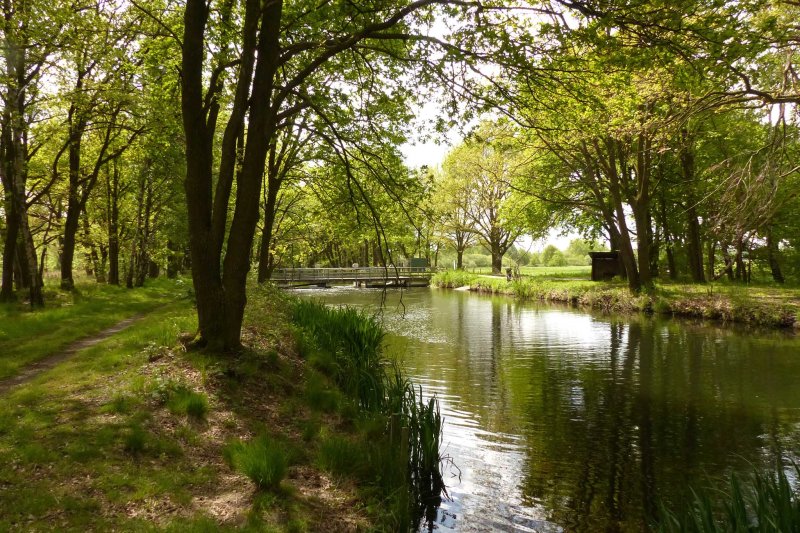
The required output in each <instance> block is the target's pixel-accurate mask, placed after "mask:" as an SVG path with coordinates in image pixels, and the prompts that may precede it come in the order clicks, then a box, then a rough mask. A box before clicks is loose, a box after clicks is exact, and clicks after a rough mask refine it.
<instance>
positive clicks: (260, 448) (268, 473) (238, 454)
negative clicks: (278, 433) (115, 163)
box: [225, 435, 289, 490]
mask: <svg viewBox="0 0 800 533" xmlns="http://www.w3.org/2000/svg"><path fill="white" fill-rule="evenodd" d="M225 457H226V459H228V462H229V463H230V464H231V466H233V468H234V469H236V470H237V471H238V472H241V473H242V474H244V475H246V476H247V477H248V478H250V480H251V481H252V482H253V483H255V484H256V487H258V488H259V489H261V490H270V489H276V488H278V486H279V485H280V483H281V481H282V480H283V478H284V477H286V471H287V470H288V468H289V461H288V458H287V456H286V452H285V450H284V449H283V446H281V445H280V444H279V443H277V442H275V441H274V440H273V439H270V438H269V437H267V436H266V435H261V436H259V437H256V438H255V439H253V440H251V441H250V442H242V441H235V442H233V443H231V444H229V445H228V447H227V448H226V449H225Z"/></svg>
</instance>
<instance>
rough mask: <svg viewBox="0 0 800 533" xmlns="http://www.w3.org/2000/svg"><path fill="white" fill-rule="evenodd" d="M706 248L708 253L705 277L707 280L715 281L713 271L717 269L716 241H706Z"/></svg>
mask: <svg viewBox="0 0 800 533" xmlns="http://www.w3.org/2000/svg"><path fill="white" fill-rule="evenodd" d="M706 247H707V248H708V252H707V254H708V271H707V272H706V275H707V276H708V279H711V280H713V279H716V275H715V270H716V268H717V265H716V259H717V257H716V255H717V254H716V252H717V241H715V240H714V239H708V242H707V244H706Z"/></svg>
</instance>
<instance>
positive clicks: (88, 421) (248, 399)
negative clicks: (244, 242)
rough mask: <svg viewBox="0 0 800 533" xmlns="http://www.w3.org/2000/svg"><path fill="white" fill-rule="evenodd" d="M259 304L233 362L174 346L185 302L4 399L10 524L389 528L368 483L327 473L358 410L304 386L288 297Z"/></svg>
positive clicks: (323, 378)
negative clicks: (324, 465)
mask: <svg viewBox="0 0 800 533" xmlns="http://www.w3.org/2000/svg"><path fill="white" fill-rule="evenodd" d="M122 294H129V293H122ZM250 302H251V305H250V307H249V309H248V313H247V316H246V326H245V330H244V339H245V342H246V344H247V345H248V346H249V349H248V350H247V351H245V352H243V353H241V354H238V355H237V356H235V357H232V356H225V357H223V356H219V355H215V354H210V353H204V352H184V351H183V350H182V348H181V347H180V346H179V345H177V343H176V339H177V338H178V335H179V333H181V332H191V331H193V330H194V329H195V328H196V319H195V315H194V310H193V309H191V306H190V304H189V302H188V301H187V300H180V301H177V302H174V303H172V304H169V305H167V306H161V307H159V308H157V309H156V310H154V311H153V312H152V313H150V314H149V315H148V316H146V317H145V318H143V319H142V320H141V321H139V322H137V323H136V324H134V325H133V326H132V327H131V328H129V329H127V330H125V331H123V332H120V333H118V334H116V335H114V336H113V337H110V338H108V339H106V340H105V341H102V342H101V343H98V344H96V345H94V346H92V347H89V348H86V349H83V350H81V351H79V352H78V353H76V355H75V356H74V357H73V358H71V359H69V360H66V361H64V362H63V363H62V364H60V365H58V366H57V367H55V368H54V369H52V370H50V371H47V372H45V373H43V374H41V375H40V376H38V377H37V378H35V379H34V380H33V381H31V382H29V383H26V384H24V385H21V386H19V387H17V388H15V389H13V390H12V391H10V393H9V394H7V395H5V396H2V397H0V530H2V531H5V530H42V529H48V530H52V529H57V530H65V531H86V530H143V531H150V530H162V529H163V530H167V531H226V530H233V529H244V530H246V531H318V530H321V529H326V530H342V529H345V528H352V527H358V528H360V529H362V530H365V529H377V530H381V529H383V530H392V529H393V528H392V526H391V525H388V526H385V527H384V524H389V523H394V522H390V519H386V518H384V515H385V514H386V513H385V512H384V508H383V507H382V504H381V501H382V500H379V499H377V498H376V499H375V500H372V499H370V498H372V493H370V492H369V491H367V492H364V493H361V492H358V491H357V490H356V485H359V484H361V483H362V482H361V480H360V478H358V477H357V476H356V475H355V474H353V473H351V474H346V475H344V476H342V477H341V479H339V477H338V476H337V480H336V481H335V482H332V481H331V477H330V476H331V474H328V473H326V472H325V471H324V470H322V469H321V468H320V467H319V466H318V464H319V462H318V452H319V448H320V446H321V443H322V441H323V438H327V437H328V436H332V435H338V436H340V437H341V438H358V436H357V435H354V434H353V432H355V431H356V430H355V424H354V422H353V420H355V419H356V417H357V413H359V412H360V411H359V410H358V409H357V408H353V405H354V402H353V401H351V400H349V399H347V400H345V399H344V396H343V395H342V393H341V392H340V391H339V390H338V388H337V386H336V384H335V383H334V381H333V380H332V379H331V378H330V377H329V376H327V375H325V374H322V373H320V374H319V380H318V382H317V383H316V384H313V383H312V384H311V385H310V386H309V385H308V384H307V383H306V377H307V374H308V376H312V375H313V373H312V372H311V370H310V369H309V368H307V366H306V365H305V364H304V363H303V361H302V360H300V359H299V358H298V357H297V355H296V353H295V351H294V346H293V342H294V341H293V334H292V331H291V329H290V325H289V322H288V316H287V315H286V310H287V309H288V305H287V304H286V303H285V302H284V301H283V300H280V296H279V295H277V294H276V293H272V292H270V291H261V290H255V291H253V293H252V294H251V296H250ZM120 307H121V308H124V307H125V305H124V302H120ZM45 312H47V311H45ZM63 318H64V320H69V317H68V316H66V317H63ZM52 327H54V328H57V327H60V326H59V324H58V323H57V322H56V323H53V324H52ZM314 387H317V392H322V398H323V400H322V407H324V409H330V412H328V411H325V410H315V409H314V408H313V407H312V406H311V405H309V404H313V403H314V402H315V401H316V402H319V401H320V400H319V398H317V399H316V400H314V399H312V398H311V396H313V394H309V395H307V392H308V391H313V389H314ZM326 397H330V398H337V400H336V401H335V402H334V403H331V404H329V405H328V404H326V403H325V402H326V401H328V400H326V399H324V398H326ZM200 419H202V423H195V422H197V421H200ZM254 435H255V436H256V437H254ZM226 455H227V456H228V458H229V459H230V461H231V462H230V463H228V462H226V461H225V456H226ZM231 465H233V466H231ZM292 472H294V474H293V473H292ZM376 475H378V476H379V475H380V472H377V473H376ZM364 485H368V483H366V482H364ZM359 494H360V496H359ZM354 502H359V503H358V504H357V505H354ZM360 502H364V503H360ZM389 514H391V513H389Z"/></svg>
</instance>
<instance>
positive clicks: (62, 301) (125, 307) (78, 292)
mask: <svg viewBox="0 0 800 533" xmlns="http://www.w3.org/2000/svg"><path fill="white" fill-rule="evenodd" d="M187 290H188V286H185V285H183V284H181V283H179V282H173V281H169V280H166V279H160V280H155V281H152V282H150V283H148V284H147V286H145V287H143V288H138V289H132V290H131V289H125V288H123V287H116V286H113V285H103V284H98V283H95V282H93V281H91V282H84V283H81V284H79V285H78V286H77V287H76V288H75V290H74V291H71V292H64V291H61V290H58V289H55V288H51V287H48V289H47V290H46V291H45V298H46V307H45V308H44V309H42V310H37V311H30V310H29V309H28V308H27V307H26V306H24V305H23V304H22V303H10V304H2V305H0V379H3V378H6V377H8V376H11V375H13V374H15V373H16V372H17V371H18V370H19V369H20V368H21V367H23V366H25V365H27V364H30V363H32V362H34V361H37V360H39V359H41V358H42V357H45V356H47V355H50V354H52V353H54V352H57V351H59V350H60V349H62V348H63V347H65V346H67V345H68V344H70V343H71V342H73V341H75V340H76V339H80V338H82V337H86V336H90V335H93V334H95V333H97V332H99V331H101V330H103V329H105V328H107V327H110V326H113V325H114V324H116V323H117V322H119V321H121V320H123V319H125V318H128V317H131V316H134V315H137V314H139V313H144V312H147V311H151V310H153V309H155V308H156V307H158V306H160V305H164V304H165V303H167V302H170V301H174V300H175V299H179V298H181V297H183V296H185V295H186V291H187Z"/></svg>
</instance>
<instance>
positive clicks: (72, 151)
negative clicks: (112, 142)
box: [61, 77, 84, 291]
mask: <svg viewBox="0 0 800 533" xmlns="http://www.w3.org/2000/svg"><path fill="white" fill-rule="evenodd" d="M80 82H81V79H80V77H79V78H78V86H77V89H78V91H80V88H81V83H80ZM74 115H75V108H74V106H72V107H71V108H70V111H69V117H68V122H69V135H70V139H69V188H68V192H67V217H66V221H65V222H64V240H63V248H62V249H61V288H62V289H63V290H67V291H70V290H72V289H73V288H74V287H75V280H74V279H73V278H72V263H73V260H74V257H75V242H76V237H77V234H78V224H79V222H80V216H81V210H82V207H83V206H82V205H81V201H80V191H79V190H78V189H79V185H80V172H81V168H80V167H81V137H82V136H83V129H84V127H83V126H82V123H81V121H80V120H79V121H78V123H77V124H76V123H74V120H75V116H74Z"/></svg>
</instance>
